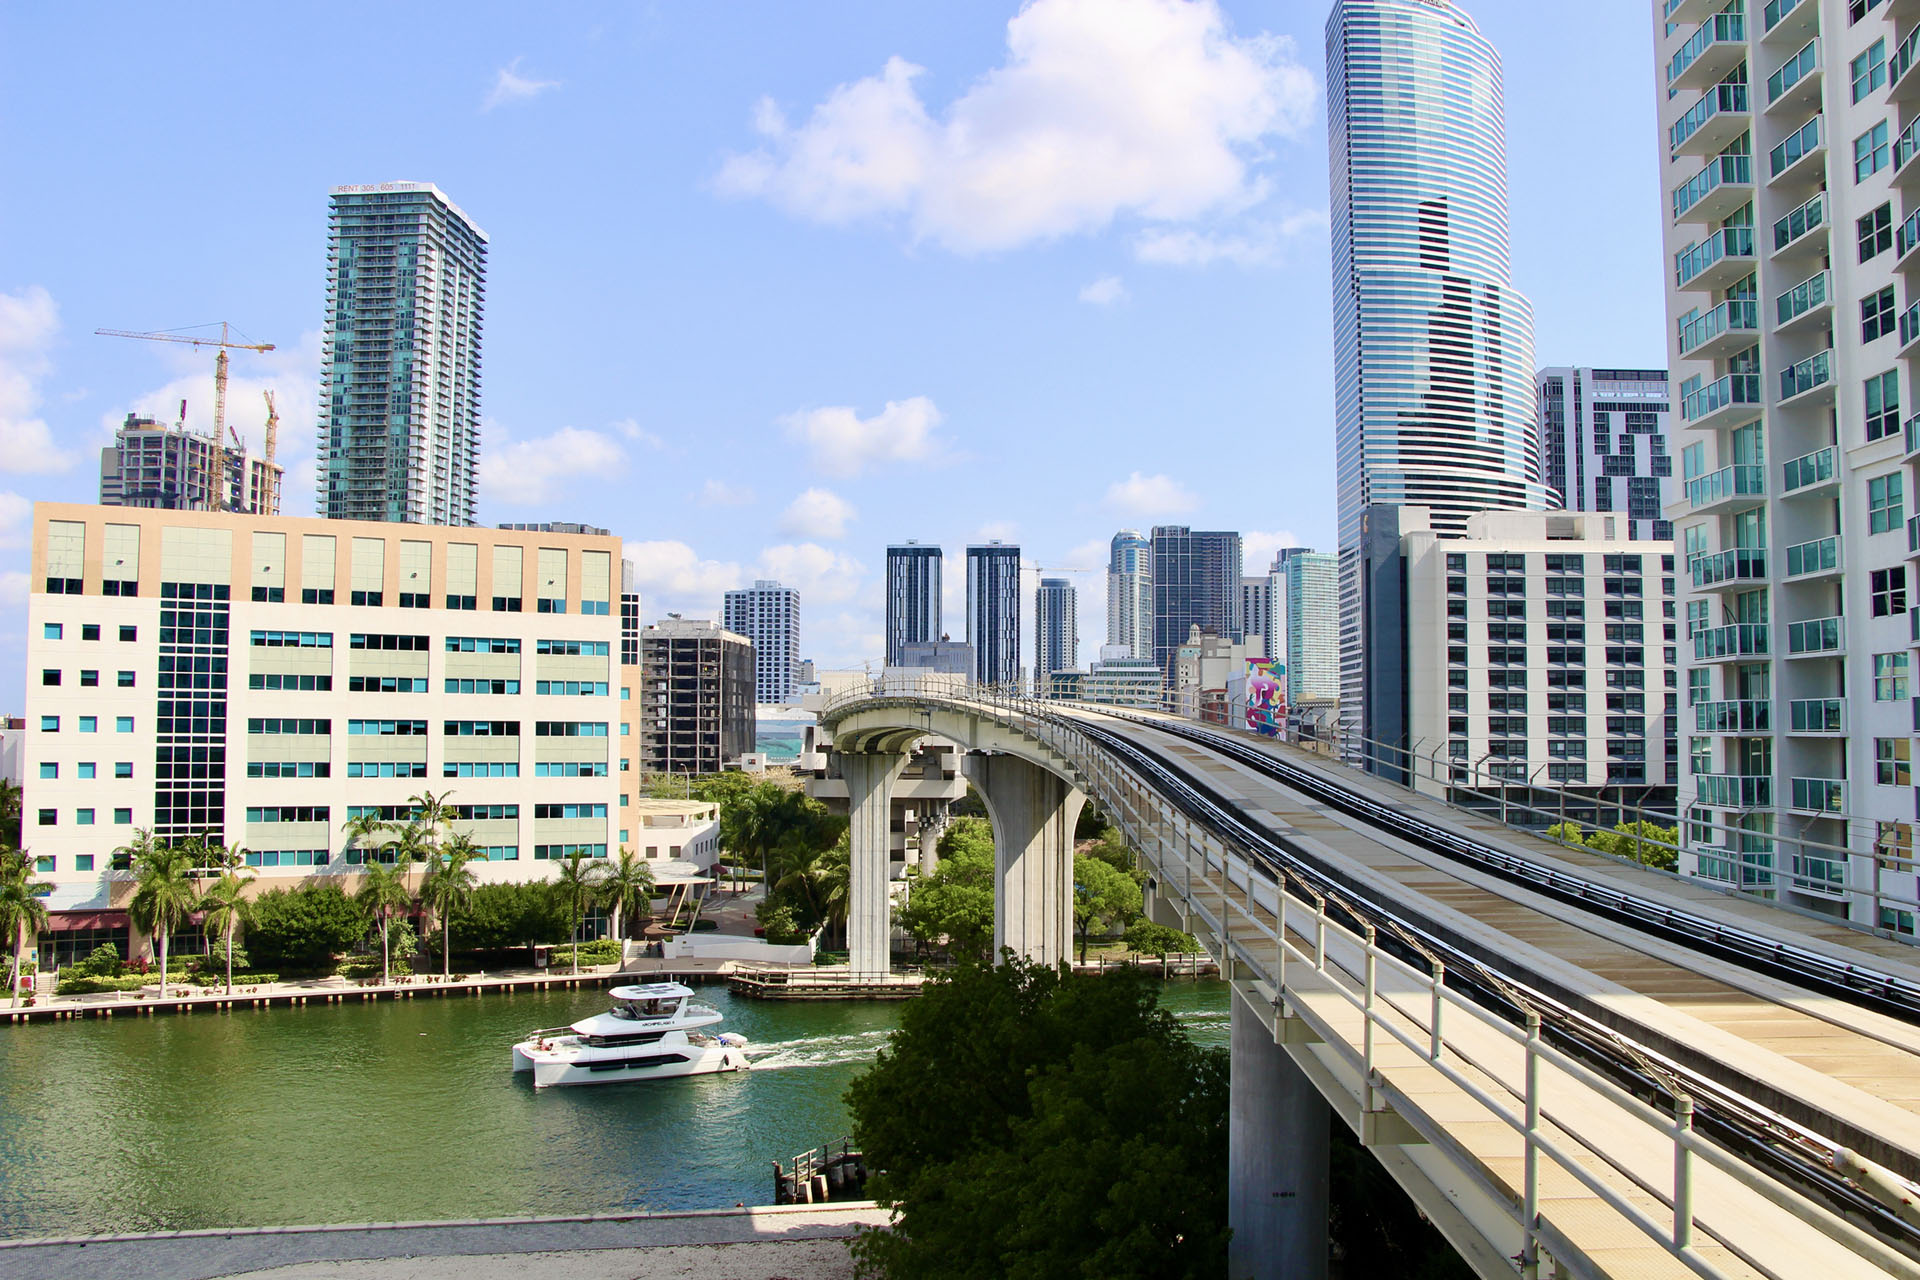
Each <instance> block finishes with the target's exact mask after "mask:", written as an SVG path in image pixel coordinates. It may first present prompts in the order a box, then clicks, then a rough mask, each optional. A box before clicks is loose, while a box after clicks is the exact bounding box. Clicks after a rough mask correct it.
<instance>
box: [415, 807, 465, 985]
mask: <svg viewBox="0 0 1920 1280" xmlns="http://www.w3.org/2000/svg"><path fill="white" fill-rule="evenodd" d="M473 856H474V855H473V843H472V841H470V840H469V839H467V837H465V836H455V837H454V838H453V839H451V840H449V841H447V845H446V847H445V848H444V849H441V850H440V851H439V852H438V853H435V854H433V855H432V856H431V857H430V859H429V860H428V862H427V878H426V879H425V880H424V881H422V882H421V885H420V901H421V904H422V905H424V906H425V907H426V908H427V909H428V910H429V911H431V912H433V917H434V921H435V922H436V923H437V924H438V925H439V926H440V976H441V977H442V978H445V977H448V976H450V975H451V973H452V968H451V965H452V962H451V961H450V960H449V959H448V957H449V955H450V954H451V952H452V949H453V919H454V917H455V916H457V915H458V914H460V912H461V911H463V910H465V909H466V906H467V902H468V899H469V898H471V897H472V895H473V887H474V883H475V881H474V875H473V871H472V870H471V869H470V868H469V867H468V866H467V864H468V863H469V862H472V861H473Z"/></svg>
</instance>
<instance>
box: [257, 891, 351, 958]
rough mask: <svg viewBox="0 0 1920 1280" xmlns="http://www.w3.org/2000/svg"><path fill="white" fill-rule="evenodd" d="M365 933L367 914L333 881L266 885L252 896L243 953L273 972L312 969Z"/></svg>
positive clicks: (343, 949) (347, 947)
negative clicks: (250, 920)
mask: <svg viewBox="0 0 1920 1280" xmlns="http://www.w3.org/2000/svg"><path fill="white" fill-rule="evenodd" d="M366 936H367V916H366V913H365V912H363V911H361V909H360V907H359V905H358V904H357V903H355V902H354V900H353V899H352V898H349V897H348V896H347V895H346V892H345V891H344V890H343V889H341V888H340V886H339V885H337V884H325V883H322V884H308V885H302V886H300V887H299V888H297V889H269V890H267V891H266V892H265V893H263V894H261V895H260V896H259V897H257V898H255V899H254V900H253V925H252V927H251V928H250V929H248V931H247V954H248V956H250V957H251V958H252V961H253V963H254V964H255V965H256V966H257V967H259V968H261V969H266V970H270V971H272V972H275V973H313V972H315V971H317V970H321V969H325V968H327V967H328V966H329V965H330V964H331V963H332V961H333V957H334V956H335V955H337V954H338V953H340V952H342V951H346V950H348V949H349V948H351V947H352V946H353V945H354V944H355V943H357V942H359V941H360V940H361V939H362V938H364V937H366Z"/></svg>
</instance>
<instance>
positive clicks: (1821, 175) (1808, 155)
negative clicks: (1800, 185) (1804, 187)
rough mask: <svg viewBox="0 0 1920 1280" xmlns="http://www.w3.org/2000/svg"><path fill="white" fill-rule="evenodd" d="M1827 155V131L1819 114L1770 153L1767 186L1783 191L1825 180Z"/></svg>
mask: <svg viewBox="0 0 1920 1280" xmlns="http://www.w3.org/2000/svg"><path fill="white" fill-rule="evenodd" d="M1826 154H1827V140H1826V132H1825V130H1824V129H1823V128H1822V127H1821V121H1820V117H1819V116H1817V115H1816V116H1814V117H1813V118H1812V119H1811V120H1809V121H1807V122H1806V123H1805V124H1803V125H1801V126H1800V128H1799V129H1798V130H1796V131H1795V132H1793V133H1792V134H1790V135H1788V137H1787V138H1786V140H1785V141H1783V142H1782V143H1781V144H1780V145H1779V146H1777V147H1775V148H1774V149H1773V150H1772V151H1769V152H1768V153H1767V185H1768V186H1769V187H1776V188H1779V187H1786V186H1790V185H1792V184H1794V183H1796V182H1808V181H1815V182H1818V181H1821V180H1824V179H1825V177H1826V164H1825V157H1826Z"/></svg>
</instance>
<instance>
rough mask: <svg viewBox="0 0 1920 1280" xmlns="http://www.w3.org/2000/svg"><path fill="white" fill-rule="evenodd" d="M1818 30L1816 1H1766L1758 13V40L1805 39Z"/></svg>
mask: <svg viewBox="0 0 1920 1280" xmlns="http://www.w3.org/2000/svg"><path fill="white" fill-rule="evenodd" d="M1819 29H1820V6H1819V4H1818V3H1816V0H1767V5H1766V8H1764V9H1762V10H1761V11H1760V38H1761V39H1762V40H1780V41H1788V40H1792V39H1794V38H1795V37H1798V38H1799V39H1802V40H1804V39H1806V38H1807V37H1808V36H1811V35H1812V34H1813V33H1814V32H1816V31H1818V30H1819Z"/></svg>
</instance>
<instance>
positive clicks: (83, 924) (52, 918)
mask: <svg viewBox="0 0 1920 1280" xmlns="http://www.w3.org/2000/svg"><path fill="white" fill-rule="evenodd" d="M126 927H127V913H126V912H124V911H49V912H48V913H47V932H48V933H66V932H69V931H71V930H75V929H125V928H126Z"/></svg>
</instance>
